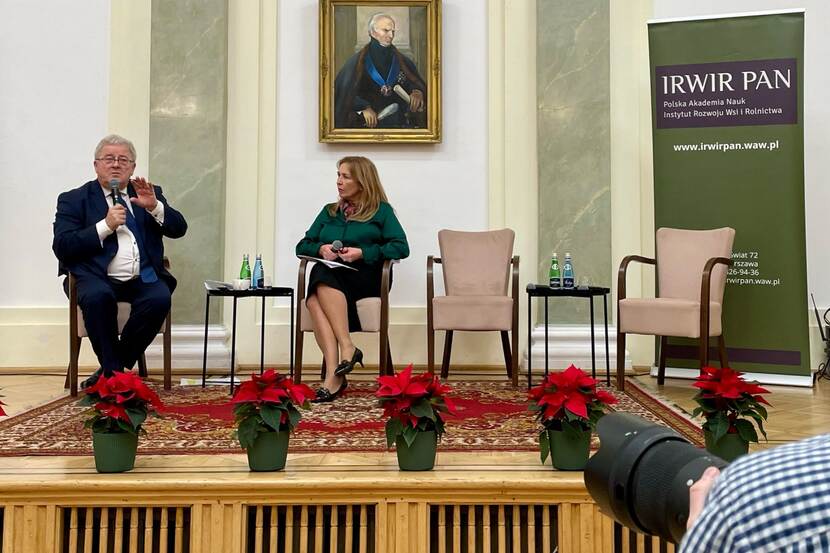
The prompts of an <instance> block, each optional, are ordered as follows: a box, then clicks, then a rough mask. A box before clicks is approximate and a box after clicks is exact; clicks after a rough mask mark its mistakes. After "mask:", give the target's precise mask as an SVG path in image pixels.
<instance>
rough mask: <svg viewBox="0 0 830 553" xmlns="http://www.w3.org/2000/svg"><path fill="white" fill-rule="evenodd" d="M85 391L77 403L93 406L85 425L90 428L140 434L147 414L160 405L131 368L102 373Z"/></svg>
mask: <svg viewBox="0 0 830 553" xmlns="http://www.w3.org/2000/svg"><path fill="white" fill-rule="evenodd" d="M84 392H86V395H85V396H84V397H83V398H82V399H81V402H80V404H81V405H88V406H91V407H92V409H90V410H89V412H88V414H89V417H88V418H87V419H86V420H85V421H84V427H85V428H91V429H92V431H93V432H129V433H131V434H139V433H141V432H144V429H143V428H142V427H141V425H142V424H144V421H145V420H147V417H148V416H149V415H153V416H157V415H158V413H157V410H158V409H159V408H161V407H162V403H161V400H160V399H159V396H158V394H156V392H154V391H153V390H152V389H151V388H150V387H149V386H147V384H146V383H145V382H144V381H143V380H142V379H141V377H140V376H138V375H137V374H135V373H134V372H133V371H123V372H114V373H113V374H112V376H104V375H101V376H99V377H98V380H96V381H95V384H93V385H92V386H90V387H88V388H85V389H84Z"/></svg>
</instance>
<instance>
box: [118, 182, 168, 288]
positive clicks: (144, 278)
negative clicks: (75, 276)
mask: <svg viewBox="0 0 830 553" xmlns="http://www.w3.org/2000/svg"><path fill="white" fill-rule="evenodd" d="M113 202H118V203H119V204H121V205H122V206H124V209H126V210H127V228H128V229H130V232H132V233H133V236H135V243H136V244H137V245H138V255H139V260H140V262H141V273H140V274H141V282H147V283H150V282H156V281H157V280H158V279H159V277H158V276H157V275H156V270H155V269H153V266H152V265H151V264H150V257H149V255H147V249H146V248H145V247H144V237H143V236H142V234H141V231H140V230H139V229H138V224H136V222H135V217H134V216H133V212H132V211H130V208H129V207H127V204H126V203H125V202H124V197H123V196H122V195H120V194H119V195H118V196H116V197H114V198H113Z"/></svg>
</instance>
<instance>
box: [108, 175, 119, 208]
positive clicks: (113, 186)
mask: <svg viewBox="0 0 830 553" xmlns="http://www.w3.org/2000/svg"><path fill="white" fill-rule="evenodd" d="M120 184H121V183H120V182H118V180H116V179H112V180H111V181H110V192H112V199H113V201H114V202H115V203H116V204H117V203H118V200H119V199H121V191H120V190H118V185H120Z"/></svg>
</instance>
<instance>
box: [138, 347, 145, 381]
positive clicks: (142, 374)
mask: <svg viewBox="0 0 830 553" xmlns="http://www.w3.org/2000/svg"><path fill="white" fill-rule="evenodd" d="M138 376H140V377H141V378H147V357H146V356H145V355H144V352H142V353H141V355H139V356H138Z"/></svg>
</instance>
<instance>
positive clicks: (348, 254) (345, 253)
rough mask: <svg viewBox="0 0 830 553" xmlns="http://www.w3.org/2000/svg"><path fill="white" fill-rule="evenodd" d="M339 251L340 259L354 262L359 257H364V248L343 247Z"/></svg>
mask: <svg viewBox="0 0 830 553" xmlns="http://www.w3.org/2000/svg"><path fill="white" fill-rule="evenodd" d="M339 253H340V259H342V260H343V261H345V262H347V263H354V262H355V261H357V260H358V259H363V250H361V249H360V248H354V247H351V248H342V249H341V250H340V252H339Z"/></svg>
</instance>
